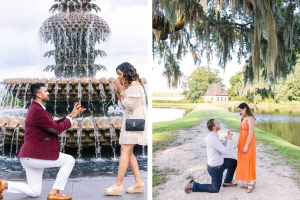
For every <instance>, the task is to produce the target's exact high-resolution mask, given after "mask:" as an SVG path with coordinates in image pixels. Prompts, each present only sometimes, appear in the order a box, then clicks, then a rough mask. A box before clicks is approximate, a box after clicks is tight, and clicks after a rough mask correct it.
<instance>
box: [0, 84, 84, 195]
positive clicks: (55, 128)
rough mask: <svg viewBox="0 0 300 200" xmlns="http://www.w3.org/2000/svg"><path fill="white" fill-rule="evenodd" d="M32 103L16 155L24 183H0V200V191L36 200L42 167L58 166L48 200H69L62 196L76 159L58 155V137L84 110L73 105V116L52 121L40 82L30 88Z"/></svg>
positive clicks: (0, 193) (46, 92)
mask: <svg viewBox="0 0 300 200" xmlns="http://www.w3.org/2000/svg"><path fill="white" fill-rule="evenodd" d="M30 90H31V95H32V97H33V99H34V100H33V101H32V102H31V105H30V107H29V109H28V112H27V114H26V119H25V136H24V142H23V143H22V144H21V146H20V148H19V150H18V153H17V156H18V158H20V162H21V164H22V166H23V168H24V169H25V171H26V177H27V183H28V184H26V183H20V182H12V181H4V180H0V199H2V198H3V196H2V191H3V190H5V189H7V192H9V193H21V194H25V195H28V196H30V197H37V196H39V195H40V194H41V191H42V178H43V171H44V168H52V167H60V169H59V172H58V174H57V177H56V180H55V182H54V185H53V187H52V190H51V192H50V193H49V194H48V200H69V199H72V196H69V195H63V194H61V193H60V190H64V188H65V185H66V183H67V181H68V178H69V175H70V173H71V171H72V169H73V166H74V164H75V159H74V158H73V157H72V156H70V155H67V154H64V153H61V152H59V144H58V142H59V140H58V135H59V134H61V133H62V132H63V131H64V130H66V129H68V128H70V127H71V124H72V122H73V119H74V118H75V117H76V116H77V115H78V114H80V113H83V112H84V111H85V108H81V106H80V105H78V104H77V103H76V105H75V106H74V109H73V111H72V113H71V114H70V115H69V116H67V117H64V118H62V119H59V120H53V119H52V117H51V115H50V114H49V113H48V112H47V111H46V108H45V104H46V102H47V101H48V100H49V92H48V91H47V88H46V87H45V85H44V84H42V83H35V84H32V85H31V88H30Z"/></svg>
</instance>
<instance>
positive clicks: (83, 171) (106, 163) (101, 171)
mask: <svg viewBox="0 0 300 200" xmlns="http://www.w3.org/2000/svg"><path fill="white" fill-rule="evenodd" d="M8 148H9V147H8ZM144 150H145V151H147V148H145V149H144ZM76 152H77V149H66V154H70V155H73V156H74V157H75V155H76ZM116 152H117V155H116V156H117V159H113V156H112V152H111V148H110V147H109V148H103V151H102V152H101V158H98V159H95V158H94V154H95V149H94V148H92V149H84V150H83V151H82V157H83V158H84V159H81V160H76V163H75V166H74V168H73V171H72V173H71V175H70V177H71V178H78V177H95V176H115V177H116V176H117V173H118V167H119V157H120V148H117V151H116ZM134 155H135V156H136V159H137V161H138V165H139V169H140V170H141V171H147V156H146V155H147V152H145V154H144V155H143V148H142V146H138V145H137V146H135V148H134ZM58 170H59V168H48V169H45V171H44V178H51V179H52V178H55V177H56V175H57V172H58ZM131 174H132V172H131V170H130V168H128V171H127V173H126V175H131ZM0 177H1V179H10V180H12V179H26V174H25V170H24V169H23V167H22V165H21V163H20V162H19V160H18V159H16V158H7V157H5V158H3V157H0Z"/></svg>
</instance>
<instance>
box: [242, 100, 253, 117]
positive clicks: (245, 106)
mask: <svg viewBox="0 0 300 200" xmlns="http://www.w3.org/2000/svg"><path fill="white" fill-rule="evenodd" d="M238 108H240V109H244V108H246V113H247V115H248V116H252V117H254V115H253V114H252V112H251V110H250V108H249V106H248V105H247V104H246V103H241V104H240V105H239V106H238Z"/></svg>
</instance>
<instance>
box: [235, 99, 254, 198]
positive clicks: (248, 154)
mask: <svg viewBox="0 0 300 200" xmlns="http://www.w3.org/2000/svg"><path fill="white" fill-rule="evenodd" d="M238 110H239V113H240V115H241V116H242V119H241V124H240V128H241V131H240V137H239V142H238V156H237V167H236V180H237V181H245V182H248V185H246V186H242V187H241V188H246V189H247V190H246V192H247V193H251V192H252V191H253V189H254V188H255V185H256V182H255V180H256V169H255V161H256V140H255V135H254V127H255V120H256V118H255V117H254V116H253V114H252V112H251V110H250V108H249V106H248V105H247V104H246V103H241V104H240V105H239V106H238Z"/></svg>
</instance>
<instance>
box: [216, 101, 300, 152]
mask: <svg viewBox="0 0 300 200" xmlns="http://www.w3.org/2000/svg"><path fill="white" fill-rule="evenodd" d="M237 106H238V105H234V106H220V107H222V108H223V109H225V110H227V111H229V112H232V113H234V114H236V115H237V116H239V117H240V115H239V113H238V109H237ZM250 109H251V111H252V113H253V115H254V116H255V117H256V125H255V126H256V127H257V128H259V129H261V130H264V131H266V132H268V133H272V134H274V135H277V136H279V137H281V138H283V139H285V140H287V141H289V142H291V143H292V144H294V145H297V146H300V131H299V130H300V108H292V107H282V108H271V107H257V108H250Z"/></svg>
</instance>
